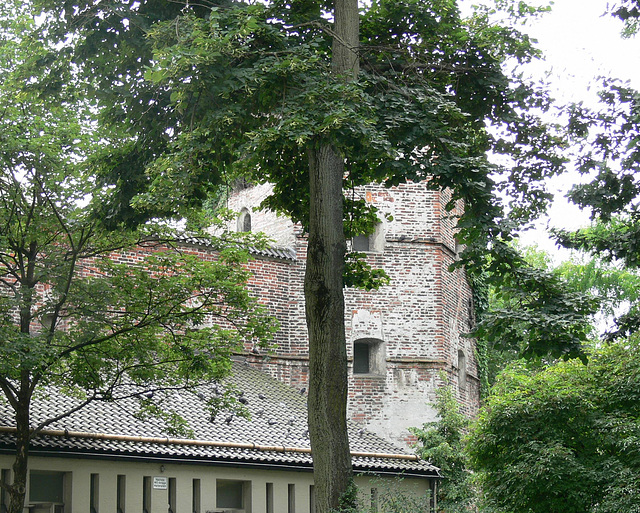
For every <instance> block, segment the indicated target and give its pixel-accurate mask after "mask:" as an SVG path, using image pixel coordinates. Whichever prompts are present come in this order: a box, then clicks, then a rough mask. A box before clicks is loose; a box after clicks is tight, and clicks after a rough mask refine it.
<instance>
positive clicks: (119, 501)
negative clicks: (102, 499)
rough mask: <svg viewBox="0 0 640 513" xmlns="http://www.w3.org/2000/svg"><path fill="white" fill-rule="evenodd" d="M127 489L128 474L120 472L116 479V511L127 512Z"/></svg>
mask: <svg viewBox="0 0 640 513" xmlns="http://www.w3.org/2000/svg"><path fill="white" fill-rule="evenodd" d="M126 490H127V476H125V475H123V474H118V478H117V481H116V512H117V513H125V497H126V495H125V494H126Z"/></svg>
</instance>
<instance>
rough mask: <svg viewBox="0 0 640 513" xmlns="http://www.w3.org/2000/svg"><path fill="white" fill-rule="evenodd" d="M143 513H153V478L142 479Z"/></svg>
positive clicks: (145, 477)
mask: <svg viewBox="0 0 640 513" xmlns="http://www.w3.org/2000/svg"><path fill="white" fill-rule="evenodd" d="M142 513H151V476H144V477H143V478H142Z"/></svg>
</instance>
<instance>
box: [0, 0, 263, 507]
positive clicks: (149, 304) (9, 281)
mask: <svg viewBox="0 0 640 513" xmlns="http://www.w3.org/2000/svg"><path fill="white" fill-rule="evenodd" d="M0 10H2V17H0V22H1V23H2V24H3V28H2V31H3V36H4V37H5V39H4V40H3V42H2V44H1V45H0V84H1V85H0V98H2V100H3V105H4V107H3V115H2V117H1V118H0V207H1V208H0V334H1V337H0V340H1V342H0V391H1V393H2V396H3V399H4V400H6V401H7V402H8V403H9V404H10V405H11V407H12V409H13V411H14V412H15V418H14V419H13V422H12V423H13V424H14V425H15V426H16V459H15V464H14V472H15V475H14V481H13V484H12V485H11V487H10V494H11V503H10V506H9V510H10V511H12V512H18V511H22V509H23V502H24V490H25V487H24V485H25V483H26V475H27V474H26V473H27V452H28V446H29V443H30V440H31V439H32V438H33V437H35V436H37V435H38V432H39V431H40V430H42V429H43V428H45V427H46V426H47V425H49V424H51V423H52V422H55V421H57V420H59V419H61V418H64V417H65V416H66V415H69V414H70V413H72V412H73V411H77V410H78V409H80V408H82V407H84V406H85V405H87V404H88V403H90V402H91V401H109V402H111V401H117V400H118V399H120V398H123V397H132V396H133V397H136V398H138V399H139V403H140V412H141V413H142V414H156V415H158V416H160V417H162V418H163V419H164V420H165V423H166V428H167V430H168V431H171V430H175V429H180V428H181V427H182V423H181V422H180V419H177V418H176V416H175V414H174V413H173V412H172V410H171V408H170V405H169V404H166V403H165V404H162V403H161V402H160V401H161V400H162V397H163V394H162V393H161V392H162V391H168V390H176V389H193V388H194V387H196V386H198V385H199V384H201V383H203V382H211V381H216V380H219V379H221V378H222V377H224V376H225V375H226V374H227V373H228V371H229V369H230V362H229V358H228V357H229V355H230V353H231V352H232V351H234V350H237V349H238V348H239V347H241V345H242V343H243V342H244V341H246V340H256V341H259V340H262V341H266V340H268V338H269V337H270V335H271V333H272V332H273V330H274V328H275V327H274V325H273V321H272V320H271V319H270V318H269V317H268V316H267V315H266V314H265V311H264V309H263V308H261V307H260V306H259V304H258V303H257V301H256V300H255V299H253V298H251V297H250V296H249V294H248V292H247V289H246V282H247V278H248V272H247V270H246V269H245V266H244V265H243V264H244V263H246V260H247V258H248V254H247V251H246V249H245V248H246V247H247V245H248V244H253V243H256V242H259V241H256V240H250V241H243V240H242V239H241V238H238V237H239V236H237V235H228V236H225V237H220V238H217V239H214V238H211V237H209V238H207V239H205V238H204V235H203V234H199V235H200V236H201V237H203V238H202V242H203V243H205V242H206V243H208V244H209V245H210V246H211V248H212V250H217V251H218V256H217V258H216V259H211V260H210V261H207V260H203V259H201V258H198V257H197V256H196V255H190V254H189V252H188V251H180V249H179V248H178V247H177V244H178V245H179V244H180V238H177V239H176V236H175V235H173V234H172V233H171V231H170V230H169V229H168V228H167V225H166V224H165V225H161V224H157V223H152V222H149V223H147V224H145V225H142V226H140V227H139V228H138V229H136V230H127V229H124V228H122V227H121V229H120V230H117V231H112V230H108V229H107V228H106V227H105V224H104V223H103V221H104V219H103V218H101V217H100V216H99V215H97V214H96V212H97V211H98V212H99V210H100V206H101V205H102V204H103V203H104V202H105V201H108V198H109V197H110V195H111V194H112V188H109V187H100V186H99V185H98V184H96V182H95V180H94V179H93V174H92V172H91V169H88V168H87V166H86V157H87V155H89V154H90V153H91V152H92V151H93V149H94V148H95V147H96V146H97V145H100V144H102V141H100V140H98V141H96V140H95V133H94V131H93V127H92V124H91V123H90V116H91V105H90V104H88V103H86V102H85V100H84V96H83V94H82V93H83V91H84V86H85V84H83V83H81V82H80V81H79V80H78V77H77V76H76V75H75V73H74V71H75V70H74V67H73V65H72V64H71V63H70V62H69V61H68V60H67V59H66V57H68V53H67V52H66V51H64V50H61V51H59V50H58V49H57V48H55V47H52V46H50V45H48V44H47V42H46V39H45V38H44V37H43V35H42V34H41V33H40V27H38V26H37V25H36V24H35V23H34V21H33V18H32V17H31V15H30V13H29V12H28V6H27V5H25V4H23V3H22V2H16V3H15V4H12V3H11V2H5V3H4V4H3V5H2V6H1V7H0ZM43 63H46V64H43ZM121 257H124V258H121ZM47 387H56V388H57V389H59V390H60V391H61V392H62V393H64V394H68V395H70V396H72V397H73V398H74V399H75V402H74V406H69V407H68V409H67V408H64V407H63V406H62V405H61V407H60V410H59V411H58V412H56V415H55V417H53V418H45V419H40V418H39V419H37V421H36V419H32V418H31V401H32V399H33V398H34V397H36V396H37V395H38V394H42V393H44V390H45V389H46V388H47ZM151 391H153V392H158V393H157V394H154V396H153V398H151V397H150V396H148V395H147V394H146V393H147V392H151ZM221 400H225V401H226V399H225V398H224V397H217V396H216V397H210V398H208V404H209V407H210V408H212V409H213V408H215V407H216V406H217V405H218V404H219V402H220V401H221Z"/></svg>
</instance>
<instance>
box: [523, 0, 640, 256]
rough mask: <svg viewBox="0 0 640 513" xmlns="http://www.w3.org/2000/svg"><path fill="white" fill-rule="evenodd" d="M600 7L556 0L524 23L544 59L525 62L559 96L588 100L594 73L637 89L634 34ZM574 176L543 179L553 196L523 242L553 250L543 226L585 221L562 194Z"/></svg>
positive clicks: (638, 49)
mask: <svg viewBox="0 0 640 513" xmlns="http://www.w3.org/2000/svg"><path fill="white" fill-rule="evenodd" d="M606 8H607V0H556V1H555V3H554V4H553V6H552V11H551V12H550V13H547V14H546V15H544V16H543V17H541V18H540V19H538V20H536V21H535V22H533V23H530V24H529V25H527V26H526V27H524V31H526V32H528V33H529V34H530V35H531V36H532V37H535V38H536V39H537V40H538V42H539V44H538V46H539V48H540V49H542V50H543V52H544V54H545V60H546V62H545V63H541V64H537V65H535V66H531V68H530V73H531V74H532V76H539V77H543V76H546V74H547V73H548V81H549V82H550V83H551V84H552V88H553V95H554V96H555V97H556V98H558V99H559V100H561V101H584V102H585V103H586V104H593V103H594V102H595V98H596V92H597V89H598V87H597V83H596V82H595V78H596V77H598V76H603V75H604V76H613V77H618V78H620V79H623V80H628V81H630V83H631V85H633V86H635V87H636V88H639V89H640V36H636V37H635V38H631V39H623V38H622V37H621V35H620V33H621V30H622V28H623V24H622V22H621V21H620V20H618V19H616V18H613V17H611V16H609V15H605V11H606ZM577 179H579V176H578V175H575V176H573V177H572V176H568V177H561V178H559V179H557V180H553V181H552V182H551V183H550V184H549V190H550V191H552V192H553V193H554V194H555V195H556V198H557V200H556V202H555V203H554V205H553V207H552V208H551V210H550V211H549V219H547V220H542V221H541V222H540V223H539V224H540V229H539V230H536V231H535V232H528V233H526V234H524V235H523V237H522V239H523V242H524V243H526V244H530V243H537V244H538V245H539V246H540V247H541V248H542V249H545V250H547V251H550V252H552V253H556V252H557V249H556V248H555V246H554V245H553V243H551V242H550V241H549V240H548V239H547V238H546V236H545V234H544V227H545V226H547V225H548V226H552V227H564V228H577V227H579V226H582V225H584V224H587V223H588V221H589V220H588V214H586V213H583V212H580V210H579V209H577V208H576V207H574V206H572V205H569V204H568V203H567V201H566V200H565V199H564V198H563V196H564V194H565V193H566V190H567V189H568V188H569V187H570V186H571V184H572V182H573V181H575V180H577ZM557 256H558V257H561V255H560V254H558V255H557Z"/></svg>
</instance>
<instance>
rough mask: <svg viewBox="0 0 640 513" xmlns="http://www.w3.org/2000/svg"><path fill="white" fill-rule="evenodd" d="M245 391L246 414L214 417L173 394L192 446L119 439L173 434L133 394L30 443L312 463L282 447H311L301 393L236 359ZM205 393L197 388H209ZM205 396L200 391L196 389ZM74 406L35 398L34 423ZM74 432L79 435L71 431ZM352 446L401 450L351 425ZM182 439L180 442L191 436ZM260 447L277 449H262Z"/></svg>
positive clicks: (214, 459) (404, 462) (196, 401)
mask: <svg viewBox="0 0 640 513" xmlns="http://www.w3.org/2000/svg"><path fill="white" fill-rule="evenodd" d="M225 384H226V385H231V386H233V387H234V388H235V389H236V390H237V391H241V392H242V397H243V398H245V399H246V405H245V406H246V409H247V410H248V412H249V414H250V416H249V418H243V417H241V416H237V415H233V416H232V417H230V416H231V412H229V411H219V412H218V413H217V415H216V416H215V418H214V419H213V420H212V419H211V415H210V413H209V411H208V409H207V407H206V405H205V404H204V402H203V400H202V399H201V398H200V397H198V393H193V392H186V391H181V392H170V397H169V398H168V399H169V401H168V403H170V404H171V407H172V408H173V409H175V411H176V412H177V413H179V414H180V415H181V416H182V417H183V418H185V419H186V421H187V423H188V426H189V428H190V429H191V430H192V432H193V436H190V437H189V438H188V439H192V440H196V441H199V442H204V443H211V442H216V443H220V444H215V443H214V444H211V445H197V444H189V443H188V442H187V443H180V442H179V441H178V440H175V439H176V438H178V437H174V441H175V442H176V443H157V441H156V440H153V441H149V440H147V441H132V440H130V439H124V440H119V439H117V437H118V436H120V435H124V437H145V438H154V437H157V438H163V439H167V438H171V435H170V434H169V431H168V430H167V429H166V427H165V426H164V424H163V422H162V421H161V420H159V419H157V418H144V419H143V418H138V417H137V416H135V415H134V414H133V412H135V411H137V399H135V398H131V399H127V400H124V401H121V402H118V403H110V402H101V401H97V402H93V403H91V404H89V405H88V406H86V407H85V408H83V409H82V410H79V411H77V412H75V413H73V414H72V415H70V416H69V417H66V418H64V419H62V420H60V421H58V422H56V423H54V424H51V425H50V426H48V427H47V430H59V431H67V432H70V433H71V436H51V435H41V436H38V437H36V438H35V439H34V440H33V442H32V451H33V452H34V453H37V452H42V451H46V452H51V451H54V452H57V451H59V452H61V453H62V452H81V453H84V454H91V455H94V456H114V455H127V456H137V457H141V458H144V457H154V458H168V459H181V460H199V461H203V462H207V463H212V464H216V463H224V462H227V463H230V462H235V463H237V464H262V465H264V464H266V465H274V466H282V465H286V466H294V467H305V468H309V467H310V466H311V456H310V454H308V453H305V452H298V451H294V450H286V449H283V448H296V449H303V450H308V449H309V439H308V435H307V415H306V398H305V396H304V395H302V394H300V392H299V391H298V390H295V389H293V388H291V387H289V386H287V385H285V384H283V383H281V382H279V381H277V380H276V379H274V378H272V377H270V376H269V375H267V374H266V373H264V372H261V371H259V370H257V369H254V368H251V367H249V366H247V365H243V364H241V363H239V362H234V364H233V373H232V375H231V376H230V377H229V378H228V379H227V380H226V381H225ZM209 391H210V390H202V392H209ZM200 395H201V396H202V394H200ZM73 404H74V399H73V398H70V397H68V396H62V395H60V394H56V393H55V392H50V393H49V394H48V395H47V396H44V397H40V398H38V399H37V400H35V401H34V403H33V410H32V411H33V413H32V419H33V422H32V425H36V424H37V423H38V422H40V421H42V420H44V419H45V418H47V417H51V416H53V415H54V414H55V413H56V412H59V411H61V410H62V408H63V407H69V406H72V405H73ZM12 414H13V412H12V411H11V409H10V407H9V406H8V405H7V404H6V403H0V426H11V425H12V421H11V419H12V418H13V415H12ZM75 432H77V434H78V436H76V435H75V434H74V433H75ZM81 433H92V434H96V433H97V434H103V435H105V436H104V437H103V438H91V437H83V436H81V435H80V434H81ZM349 438H350V445H351V451H352V452H354V453H369V454H372V455H374V454H375V455H378V454H386V455H396V454H406V453H405V451H404V450H403V449H400V448H398V447H396V446H394V445H392V444H391V443H389V442H387V441H385V440H383V439H381V438H379V437H377V436H376V435H374V434H372V433H369V432H366V431H362V429H359V428H358V427H357V426H353V425H352V426H350V433H349ZM188 439H187V438H185V439H184V440H182V442H185V440H188ZM224 444H255V445H254V446H252V447H255V446H261V447H262V449H260V448H250V447H225V446H223V445H224ZM11 445H12V434H11V433H9V432H0V449H4V450H7V449H9V448H10V447H11ZM264 446H269V447H271V446H273V447H278V448H280V449H278V450H275V449H274V450H265V449H264ZM353 464H354V468H355V469H356V470H361V471H365V470H368V471H373V472H393V473H395V472H404V473H410V474H420V475H437V469H436V468H435V467H434V466H432V465H430V464H428V463H426V462H424V461H416V460H408V459H400V458H392V457H380V456H375V457H374V456H354V458H353Z"/></svg>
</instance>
